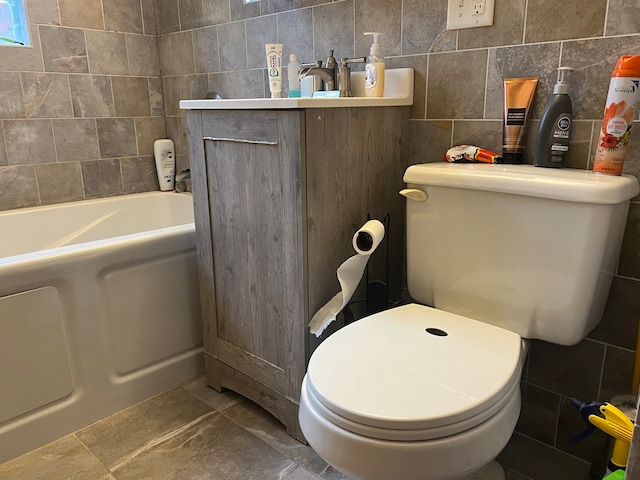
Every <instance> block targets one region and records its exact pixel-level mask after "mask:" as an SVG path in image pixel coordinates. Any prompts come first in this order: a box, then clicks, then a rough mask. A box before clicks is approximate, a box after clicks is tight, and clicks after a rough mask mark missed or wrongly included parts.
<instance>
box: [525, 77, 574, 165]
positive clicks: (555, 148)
mask: <svg viewBox="0 0 640 480" xmlns="http://www.w3.org/2000/svg"><path fill="white" fill-rule="evenodd" d="M572 71H573V69H572V68H569V67H560V68H558V80H557V82H556V84H555V86H554V87H553V95H551V98H549V101H548V102H547V106H546V107H545V109H544V113H543V114H542V119H541V120H540V126H539V127H538V138H537V139H536V146H535V151H534V155H533V164H534V165H535V166H536V167H555V168H562V167H563V166H564V157H565V155H566V154H567V152H568V151H569V137H570V136H571V119H572V115H573V104H572V103H571V97H570V96H569V84H568V83H567V81H566V75H567V74H568V73H569V72H572Z"/></svg>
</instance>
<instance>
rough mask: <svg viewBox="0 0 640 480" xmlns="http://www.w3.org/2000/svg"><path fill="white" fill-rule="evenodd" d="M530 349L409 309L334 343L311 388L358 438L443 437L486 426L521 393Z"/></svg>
mask: <svg viewBox="0 0 640 480" xmlns="http://www.w3.org/2000/svg"><path fill="white" fill-rule="evenodd" d="M522 350H523V348H522V341H521V338H520V337H519V336H518V335H517V334H515V333H513V332H510V331H508V330H505V329H502V328H499V327H495V326H492V325H489V324H485V323H482V322H478V321H475V320H472V319H469V318H466V317H462V316H460V315H455V314H452V313H448V312H444V311H440V310H436V309H433V308H430V307H426V306H422V305H416V304H411V305H404V306H401V307H397V308H393V309H390V310H386V311H384V312H380V313H377V314H375V315H371V316H369V317H366V318H363V319H362V320H359V321H357V322H355V323H352V324H350V325H348V326H347V327H344V328H342V329H341V330H339V331H338V332H336V333H334V334H333V335H331V336H330V337H329V338H327V339H326V340H325V341H324V342H323V343H322V344H320V346H319V347H318V348H317V349H316V350H315V352H314V353H313V355H312V356H311V359H310V361H309V366H308V370H307V375H306V377H305V381H304V384H303V389H306V391H307V393H308V394H309V395H308V397H309V399H310V401H312V402H313V403H314V404H315V406H316V409H317V410H318V411H319V412H321V414H322V415H323V416H324V417H325V418H327V420H329V421H331V422H332V423H334V424H335V425H337V426H340V427H341V428H344V429H345V430H348V431H350V432H353V433H355V434H359V435H365V436H367V437H370V438H378V439H384V440H396V441H398V440H399V441H416V440H428V439H434V438H442V437H445V436H449V435H453V434H455V433H458V432H462V431H465V430H468V429H471V428H473V427H474V426H476V425H478V424H480V423H482V422H484V421H486V420H487V419H488V418H491V417H492V416H493V415H494V414H495V413H496V412H498V411H500V410H501V409H502V408H503V407H504V405H506V404H507V403H508V402H509V401H510V400H511V398H512V397H513V396H514V395H516V394H517V393H518V391H519V381H520V371H521V367H522V362H523V357H524V355H523V354H522ZM425 400H426V401H425Z"/></svg>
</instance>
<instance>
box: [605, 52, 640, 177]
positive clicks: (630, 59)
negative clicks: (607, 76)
mask: <svg viewBox="0 0 640 480" xmlns="http://www.w3.org/2000/svg"><path fill="white" fill-rule="evenodd" d="M639 100H640V55H625V56H622V57H620V59H619V60H618V63H617V64H616V68H615V69H614V70H613V74H612V75H611V83H610V84H609V94H608V95H607V103H606V105H605V108H604V118H603V119H602V127H601V128H600V138H599V139H598V145H597V146H596V157H595V161H594V163H593V171H594V172H596V173H608V174H611V175H621V174H622V167H623V165H624V156H625V154H626V152H627V144H628V143H629V137H630V135H631V127H632V125H633V119H634V118H635V114H636V105H637V104H638V101H639Z"/></svg>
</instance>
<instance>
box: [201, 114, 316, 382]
mask: <svg viewBox="0 0 640 480" xmlns="http://www.w3.org/2000/svg"><path fill="white" fill-rule="evenodd" d="M292 114H293V116H292ZM278 118H280V119H281V121H282V122H284V123H283V124H282V125H280V126H279V125H278V122H279V120H278ZM218 120H220V117H218ZM224 120H226V121H228V122H234V124H235V125H236V127H233V129H235V132H230V131H229V130H230V129H229V128H228V127H229V124H228V123H227V122H226V121H217V122H203V125H204V128H205V130H203V135H204V137H203V138H204V139H205V140H204V141H205V158H206V164H207V184H208V192H209V213H210V222H211V234H212V239H213V241H212V256H213V259H214V261H213V271H214V274H213V277H214V282H215V285H216V288H215V292H213V293H214V295H215V318H216V322H215V331H210V332H209V335H213V336H214V337H215V340H214V341H217V342H219V343H221V342H223V341H224V346H223V345H221V344H219V345H218V348H217V349H216V350H215V352H213V353H214V355H215V356H216V357H217V358H218V359H219V360H220V361H222V362H224V363H225V364H227V365H230V366H233V367H237V366H238V365H239V364H241V363H244V364H245V365H246V366H247V371H245V373H247V374H248V375H250V376H252V377H253V378H255V379H256V380H258V381H264V382H265V384H269V385H270V386H271V387H272V388H276V389H278V390H281V391H283V393H285V394H288V393H289V392H288V391H287V390H286V381H285V375H284V374H283V372H284V371H285V370H287V369H288V368H289V366H290V365H291V358H290V352H291V351H292V349H293V347H294V345H292V344H291V342H293V341H296V340H294V339H293V338H292V336H291V330H292V329H293V330H294V331H299V328H298V327H296V324H300V323H301V318H302V317H303V315H304V313H303V311H302V309H301V306H302V304H303V302H301V301H300V300H296V297H297V298H298V299H299V298H300V297H301V296H302V295H303V277H302V267H301V266H302V253H303V249H302V248H301V245H302V221H301V205H302V191H301V181H300V171H301V168H300V162H301V158H302V157H301V152H300V115H299V113H295V112H289V113H281V114H279V115H277V116H276V115H273V114H272V115H264V114H263V112H257V115H253V114H252V113H246V112H245V113H237V114H234V115H230V116H229V118H225V119H224ZM292 120H293V124H292ZM247 125H249V126H251V128H250V129H247V128H245V127H246V126H247ZM259 125H262V126H261V127H258V128H256V126H259ZM237 126H241V128H237ZM216 127H219V128H216ZM273 127H275V128H273ZM274 131H275V133H276V134H277V135H276V136H275V137H274V136H273V135H271V136H270V135H268V134H267V133H271V134H273V133H274ZM256 132H260V135H257V136H256V135H255V133H256ZM292 132H293V135H292ZM230 133H234V140H233V141H228V140H226V138H228V135H229V134H230ZM245 133H246V134H247V135H244V134H245ZM223 135H224V137H223ZM221 138H225V139H223V140H222V139H221ZM256 138H258V140H257V143H256ZM214 139H218V140H214ZM287 285H288V288H285V286H287ZM298 335H299V334H298ZM240 352H244V354H242V353H240ZM274 381H276V383H277V384H276V385H274V384H273V382H274Z"/></svg>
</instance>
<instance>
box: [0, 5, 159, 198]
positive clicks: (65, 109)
mask: <svg viewBox="0 0 640 480" xmlns="http://www.w3.org/2000/svg"><path fill="white" fill-rule="evenodd" d="M26 4H27V15H28V19H29V27H30V33H31V45H32V46H30V47H18V46H6V45H5V46H0V210H6V209H11V208H18V207H28V206H35V205H40V204H52V203H60V202H67V201H74V200H82V199H89V198H97V197H105V196H112V195H122V194H126V193H136V192H142V191H148V190H157V189H158V181H157V177H156V173H155V165H154V162H153V142H154V140H155V139H157V138H165V136H166V130H165V121H164V106H163V98H162V84H161V80H160V63H159V59H158V47H157V37H156V9H155V0H150V1H142V2H140V1H138V0H135V1H129V0H83V1H82V2H78V1H73V0H28V1H27V2H26Z"/></svg>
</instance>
